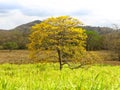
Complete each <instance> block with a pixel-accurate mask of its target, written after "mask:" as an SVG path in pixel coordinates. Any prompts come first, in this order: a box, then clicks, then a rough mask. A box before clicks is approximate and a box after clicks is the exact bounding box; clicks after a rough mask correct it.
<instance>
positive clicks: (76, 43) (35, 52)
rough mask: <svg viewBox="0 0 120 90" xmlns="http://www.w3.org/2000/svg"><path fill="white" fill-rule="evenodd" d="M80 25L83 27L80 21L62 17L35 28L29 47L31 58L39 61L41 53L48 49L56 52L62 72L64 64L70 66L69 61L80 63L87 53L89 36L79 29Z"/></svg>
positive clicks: (54, 18) (51, 19) (49, 20)
mask: <svg viewBox="0 0 120 90" xmlns="http://www.w3.org/2000/svg"><path fill="white" fill-rule="evenodd" d="M78 25H82V23H81V22H80V21H79V20H77V19H74V18H72V17H69V16H60V17H52V18H48V19H47V20H44V21H43V22H42V23H40V24H37V25H35V26H33V27H32V33H31V35H30V37H29V40H30V44H29V45H28V48H29V49H30V50H31V51H32V52H31V53H32V54H31V57H33V59H37V58H38V57H39V52H41V51H43V50H46V49H47V50H53V51H56V52H57V58H58V61H59V64H60V70H61V69H62V67H63V65H64V64H68V61H71V60H75V61H76V60H77V61H80V60H81V59H80V58H81V56H82V55H83V53H84V52H85V42H86V38H87V36H86V33H85V30H83V29H82V28H77V26H78ZM68 65H69V64H68ZM79 66H81V65H79ZM79 66H78V67H79ZM71 68H72V67H71Z"/></svg>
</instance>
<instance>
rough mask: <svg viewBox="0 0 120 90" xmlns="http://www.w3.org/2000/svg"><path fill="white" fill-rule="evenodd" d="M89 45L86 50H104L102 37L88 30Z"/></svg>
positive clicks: (87, 44)
mask: <svg viewBox="0 0 120 90" xmlns="http://www.w3.org/2000/svg"><path fill="white" fill-rule="evenodd" d="M86 34H87V43H86V49H87V50H88V51H91V50H100V49H101V48H102V37H101V36H100V35H99V34H98V33H97V32H96V31H93V30H87V31H86Z"/></svg>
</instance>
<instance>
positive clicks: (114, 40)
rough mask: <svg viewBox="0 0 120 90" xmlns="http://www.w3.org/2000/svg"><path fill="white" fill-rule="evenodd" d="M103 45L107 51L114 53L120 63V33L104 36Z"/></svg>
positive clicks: (115, 32)
mask: <svg viewBox="0 0 120 90" xmlns="http://www.w3.org/2000/svg"><path fill="white" fill-rule="evenodd" d="M103 44H104V48H105V49H107V50H112V51H114V52H115V53H116V54H117V55H118V59H119V61H120V31H114V32H112V33H109V34H106V35H104V40H103Z"/></svg>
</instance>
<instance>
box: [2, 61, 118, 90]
mask: <svg viewBox="0 0 120 90" xmlns="http://www.w3.org/2000/svg"><path fill="white" fill-rule="evenodd" d="M0 90H120V66H110V65H94V66H86V67H85V68H79V69H75V70H71V69H69V68H68V67H67V66H64V68H63V70H62V71H60V70H59V64H57V63H45V64H44V63H43V64H22V65H15V64H1V65H0Z"/></svg>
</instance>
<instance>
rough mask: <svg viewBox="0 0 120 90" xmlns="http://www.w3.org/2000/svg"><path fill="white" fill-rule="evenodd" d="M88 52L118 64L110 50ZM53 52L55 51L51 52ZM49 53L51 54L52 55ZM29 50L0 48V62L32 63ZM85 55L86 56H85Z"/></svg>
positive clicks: (106, 62) (108, 62)
mask: <svg viewBox="0 0 120 90" xmlns="http://www.w3.org/2000/svg"><path fill="white" fill-rule="evenodd" d="M88 53H93V54H96V55H97V56H98V57H100V58H101V59H102V60H103V63H105V64H111V65H120V62H119V61H112V60H117V57H116V55H115V54H114V53H112V52H110V51H90V52H88ZM52 54H55V53H52ZM52 54H51V55H52ZM28 56H29V51H28V50H13V51H11V52H10V51H8V50H0V64H3V63H11V64H27V63H32V62H33V61H32V60H30V59H29V57H28ZM40 57H41V58H44V57H48V55H45V54H41V55H40ZM86 57H87V56H86Z"/></svg>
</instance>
